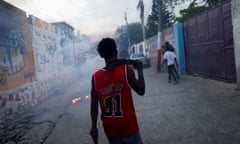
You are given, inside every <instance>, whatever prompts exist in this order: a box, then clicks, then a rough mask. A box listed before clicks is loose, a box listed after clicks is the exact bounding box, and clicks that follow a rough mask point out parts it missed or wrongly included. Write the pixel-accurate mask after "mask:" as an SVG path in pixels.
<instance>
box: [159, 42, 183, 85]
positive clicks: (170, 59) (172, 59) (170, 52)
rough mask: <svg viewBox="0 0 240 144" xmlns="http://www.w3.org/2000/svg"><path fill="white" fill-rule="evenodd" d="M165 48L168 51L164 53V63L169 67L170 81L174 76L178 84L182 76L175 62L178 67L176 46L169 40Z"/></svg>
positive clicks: (175, 82)
mask: <svg viewBox="0 0 240 144" xmlns="http://www.w3.org/2000/svg"><path fill="white" fill-rule="evenodd" d="M165 48H166V51H165V52H164V55H163V64H164V63H166V64H167V67H168V82H169V83H170V82H171V80H172V77H173V79H174V83H173V84H178V79H179V78H180V77H179V75H178V72H177V69H176V67H175V64H176V65H177V67H178V63H177V59H176V55H175V53H174V48H173V47H172V46H171V45H170V44H169V43H168V42H166V44H165ZM163 64H162V66H163Z"/></svg>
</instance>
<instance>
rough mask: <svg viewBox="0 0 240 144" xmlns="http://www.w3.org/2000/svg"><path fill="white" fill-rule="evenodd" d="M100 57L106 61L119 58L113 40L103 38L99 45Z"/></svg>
mask: <svg viewBox="0 0 240 144" xmlns="http://www.w3.org/2000/svg"><path fill="white" fill-rule="evenodd" d="M97 50H98V53H99V55H100V56H101V57H102V58H104V59H106V60H109V59H112V58H117V54H118V52H117V46H116V43H115V41H114V40H113V39H112V38H103V39H102V40H101V41H100V42H99V44H98V49H97Z"/></svg>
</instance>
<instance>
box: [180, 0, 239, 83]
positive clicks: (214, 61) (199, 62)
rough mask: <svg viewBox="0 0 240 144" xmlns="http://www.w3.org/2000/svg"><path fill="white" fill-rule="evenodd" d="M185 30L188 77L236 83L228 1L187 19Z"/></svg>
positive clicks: (229, 4)
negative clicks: (205, 77)
mask: <svg viewBox="0 0 240 144" xmlns="http://www.w3.org/2000/svg"><path fill="white" fill-rule="evenodd" d="M184 31H185V32H184V34H185V44H186V61H187V70H188V72H189V73H190V74H199V75H202V76H207V77H210V78H216V79H222V80H226V81H234V82H235V81H236V71H235V59H234V48H233V27H232V19H231V3H230V2H227V3H224V4H222V5H220V6H218V7H215V8H213V9H210V10H207V11H205V12H202V13H201V14H199V15H197V16H195V17H193V18H191V19H188V20H186V21H185V22H184Z"/></svg>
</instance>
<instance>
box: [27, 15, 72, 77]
mask: <svg viewBox="0 0 240 144" xmlns="http://www.w3.org/2000/svg"><path fill="white" fill-rule="evenodd" d="M29 20H30V23H31V30H32V35H33V37H32V43H33V49H34V58H35V66H36V73H37V79H38V80H39V81H42V80H48V79H50V78H55V77H58V76H61V75H63V74H66V73H68V72H69V71H71V70H72V69H73V67H74V65H73V64H74V50H73V41H72V40H70V39H69V38H68V37H64V36H62V35H58V34H57V33H55V28H54V26H53V25H51V24H49V23H47V22H45V21H43V20H40V19H38V18H37V17H34V16H30V17H29Z"/></svg>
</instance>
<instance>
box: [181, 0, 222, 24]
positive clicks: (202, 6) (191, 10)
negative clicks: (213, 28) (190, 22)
mask: <svg viewBox="0 0 240 144" xmlns="http://www.w3.org/2000/svg"><path fill="white" fill-rule="evenodd" d="M225 1H226V0H202V1H199V0H192V2H191V3H190V4H189V6H188V8H186V9H183V10H180V14H181V17H179V18H177V19H178V21H182V20H184V19H185V18H188V17H191V16H193V15H195V14H198V13H200V12H201V11H203V10H206V9H208V8H211V7H214V6H216V5H217V4H219V3H222V2H225Z"/></svg>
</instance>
